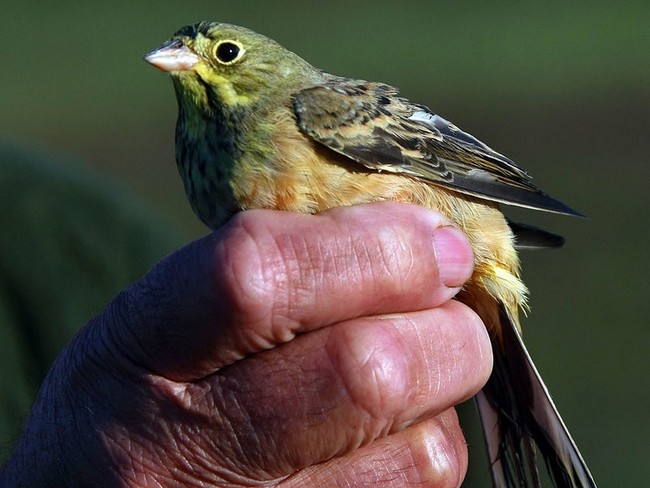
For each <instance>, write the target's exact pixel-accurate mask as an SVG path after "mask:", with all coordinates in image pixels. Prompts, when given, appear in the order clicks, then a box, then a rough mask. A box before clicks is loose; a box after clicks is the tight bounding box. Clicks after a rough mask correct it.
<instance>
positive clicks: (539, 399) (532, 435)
mask: <svg viewBox="0 0 650 488" xmlns="http://www.w3.org/2000/svg"><path fill="white" fill-rule="evenodd" d="M500 316H501V324H502V328H501V333H502V336H501V338H500V340H499V339H498V338H493V347H494V370H493V372H492V376H491V377H490V380H489V381H488V383H487V385H486V386H485V388H484V389H483V390H482V391H481V392H480V393H479V394H478V395H477V397H476V398H477V406H478V409H479V413H480V416H481V423H482V424H483V433H484V435H485V439H486V444H487V448H488V453H489V456H490V463H491V471H492V480H493V483H494V486H495V487H497V488H513V487H519V488H526V487H535V488H539V487H541V482H540V479H539V474H538V471H537V462H536V454H535V445H536V446H537V447H538V448H539V450H540V452H541V454H542V456H543V458H544V460H545V462H546V466H547V468H548V471H549V474H550V475H551V477H552V479H553V481H554V483H555V485H556V486H557V487H558V488H595V487H596V483H595V482H594V479H593V477H592V476H591V473H590V472H589V469H588V468H587V465H586V464H585V462H584V460H583V458H582V456H581V455H580V452H579V451H578V448H577V447H576V445H575V442H574V441H573V439H572V438H571V435H570V434H569V431H568V430H567V428H566V426H565V425H564V422H563V421H562V419H561V418H560V415H559V413H558V411H557V409H556V408H555V405H554V404H553V401H552V400H551V397H550V395H549V393H548V390H547V389H546V386H545V385H544V383H543V381H542V379H541V377H540V376H539V373H538V372H537V369H536V368H535V365H534V364H533V362H532V360H531V359H530V356H529V354H528V351H526V348H525V347H524V344H523V342H522V340H521V336H520V335H519V332H518V331H517V329H516V327H515V326H514V325H513V324H514V321H513V320H512V319H511V318H510V317H509V316H508V313H507V312H506V310H505V308H504V307H501V309H500ZM506 351H507V354H506ZM533 443H534V444H533Z"/></svg>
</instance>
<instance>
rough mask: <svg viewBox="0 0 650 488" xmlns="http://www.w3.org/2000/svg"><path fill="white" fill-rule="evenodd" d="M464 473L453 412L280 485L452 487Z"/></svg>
mask: <svg viewBox="0 0 650 488" xmlns="http://www.w3.org/2000/svg"><path fill="white" fill-rule="evenodd" d="M466 471H467V444H466V443H465V438H464V436H463V433H462V430H461V428H460V425H459V423H458V417H457V415H456V411H455V410H454V409H449V410H447V411H445V412H443V413H442V414H440V415H438V416H436V417H433V418H430V419H427V420H425V421H423V422H421V423H419V424H416V425H413V426H411V427H409V428H407V429H405V430H403V431H401V432H398V433H395V434H391V435H389V436H387V437H384V438H381V439H378V440H376V441H374V442H372V443H371V444H370V445H368V446H365V447H362V448H360V449H357V450H356V451H354V452H351V453H349V454H348V455H346V456H342V457H338V458H335V459H332V460H330V461H326V462H324V463H321V464H318V465H315V466H310V467H308V468H306V469H304V470H301V471H299V472H298V473H296V474H295V475H293V476H291V477H290V478H289V479H287V480H286V481H285V482H283V483H281V484H280V485H279V486H281V487H282V488H292V487H302V486H331V487H337V486H340V487H347V486H350V485H353V486H357V487H363V486H368V487H380V488H390V487H398V488H401V487H408V486H418V487H420V486H427V487H432V488H447V487H448V488H456V487H458V486H460V485H461V483H462V482H463V479H464V477H465V473H466Z"/></svg>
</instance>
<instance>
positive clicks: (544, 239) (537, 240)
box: [506, 219, 564, 251]
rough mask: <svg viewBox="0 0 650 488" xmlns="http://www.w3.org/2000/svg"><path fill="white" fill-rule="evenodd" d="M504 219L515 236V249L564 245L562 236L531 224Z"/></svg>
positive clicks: (555, 247) (528, 249) (551, 247)
mask: <svg viewBox="0 0 650 488" xmlns="http://www.w3.org/2000/svg"><path fill="white" fill-rule="evenodd" d="M506 220H507V221H508V226H509V227H510V230H512V233H513V234H514V236H515V249H517V250H527V251H530V250H536V249H558V248H560V247H562V246H563V245H564V237H562V236H559V235H557V234H553V233H552V232H548V231H546V230H544V229H540V228H538V227H534V226H532V225H528V224H522V223H521V222H513V221H512V220H510V219H506Z"/></svg>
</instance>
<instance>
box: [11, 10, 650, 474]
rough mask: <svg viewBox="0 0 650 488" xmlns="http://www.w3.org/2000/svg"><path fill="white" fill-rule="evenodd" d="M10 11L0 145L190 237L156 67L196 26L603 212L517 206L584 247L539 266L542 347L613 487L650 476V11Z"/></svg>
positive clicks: (171, 113) (543, 365)
mask: <svg viewBox="0 0 650 488" xmlns="http://www.w3.org/2000/svg"><path fill="white" fill-rule="evenodd" d="M3 18H4V22H3V29H2V33H0V40H1V41H2V42H0V54H1V56H2V57H1V59H2V60H3V70H2V75H1V76H0V93H1V94H2V95H1V96H0V135H2V136H4V137H10V138H12V139H14V140H16V141H22V142H24V143H27V144H30V145H35V146H40V147H45V148H48V149H51V150H53V151H59V152H64V153H68V154H71V155H73V156H74V157H76V158H81V159H83V160H85V161H87V162H88V164H89V165H91V166H93V167H94V168H95V170H96V171H97V172H99V173H101V174H103V175H105V176H107V177H109V178H112V179H117V180H119V181H121V182H122V184H123V186H124V187H125V188H127V189H129V190H132V191H135V192H138V193H140V194H141V195H143V196H144V197H145V198H146V199H148V200H149V201H150V202H152V203H153V204H154V205H156V206H157V207H159V208H160V209H161V211H162V212H164V213H165V214H166V215H167V217H168V218H169V219H171V220H173V221H175V222H178V223H179V224H180V225H181V226H183V228H184V229H185V230H186V231H187V235H188V239H189V238H190V237H191V236H197V235H199V234H201V233H205V232H206V231H205V230H204V229H203V228H202V227H201V226H200V225H199V224H197V223H196V219H195V218H194V216H193V215H192V214H191V211H190V210H189V206H188V205H187V203H186V202H185V199H184V196H183V194H182V188H181V185H180V181H179V180H178V178H177V175H176V169H175V164H174V160H173V130H174V129H173V128H174V123H175V114H176V107H175V101H174V97H173V93H172V87H171V84H170V83H169V81H168V80H166V79H165V77H164V76H162V75H161V74H160V73H159V72H157V71H156V70H153V69H151V68H150V67H149V66H147V65H146V63H144V62H143V61H142V56H143V55H144V54H145V53H146V52H148V51H149V50H151V49H153V48H155V47H157V46H158V45H159V44H160V43H161V42H162V41H163V40H165V39H166V38H167V37H168V36H169V35H170V34H171V33H173V32H174V31H175V30H176V29H177V28H178V27H180V26H182V25H184V24H186V23H191V22H194V21H197V20H202V19H211V20H221V21H228V22H233V23H238V24H242V25H245V26H247V27H250V28H253V29H255V30H258V31H260V32H262V33H265V34H267V35H269V36H270V37H273V38H275V39H276V40H278V41H280V42H281V43H282V44H284V45H285V46H286V47H288V48H289V49H291V50H293V51H296V52H297V53H298V54H300V55H302V56H303V57H305V58H306V59H308V60H309V61H310V62H312V63H313V64H315V65H316V66H319V67H322V68H324V69H327V70H329V71H332V72H335V73H337V74H342V75H347V76H352V77H358V78H366V79H373V80H381V81H385V82H388V83H391V84H394V85H396V86H399V87H400V88H401V90H402V93H403V95H405V96H407V97H409V98H411V99H413V100H416V101H419V102H422V103H426V104H427V105H429V106H430V107H431V108H432V109H434V110H435V111H436V112H438V113H440V114H442V115H443V116H445V117H447V118H449V119H450V120H453V121H454V122H456V123H457V124H458V125H459V126H461V127H462V128H464V129H466V130H468V131H470V132H471V133H473V134H475V135H476V136H478V137H479V138H481V139H482V140H485V141H486V142H487V143H488V144H490V145H491V146H492V147H495V148H496V149H498V150H500V151H502V152H504V153H505V154H507V155H509V156H510V157H512V158H513V159H514V160H516V161H518V162H520V163H521V164H522V165H523V166H524V167H526V168H527V169H529V170H530V172H531V173H532V174H533V175H535V177H536V179H535V180H536V181H537V182H538V183H539V185H540V186H541V187H543V188H544V189H545V190H547V191H549V192H550V193H551V194H553V195H554V196H557V197H558V198H560V199H562V200H564V201H566V202H567V203H569V204H570V205H571V206H574V207H575V208H576V209H578V210H580V211H582V212H584V213H586V214H587V215H588V216H589V217H588V219H568V218H563V217H557V216H548V215H538V214H533V213H531V212H524V211H519V210H513V211H512V212H510V213H511V214H512V215H513V216H514V217H516V218H518V219H521V220H528V221H532V222H533V223H537V224H539V225H542V226H545V227H547V228H549V229H550V230H554V231H557V232H559V233H562V234H564V235H565V236H566V237H567V240H568V244H567V246H566V248H565V249H564V250H562V251H561V252H549V253H534V254H528V255H525V257H524V269H525V271H524V272H525V277H526V280H527V282H528V283H529V285H530V288H531V291H532V305H533V314H532V315H531V317H530V318H529V319H528V320H526V321H525V323H524V326H525V328H526V339H527V342H528V344H529V345H530V349H531V353H532V355H533V357H534V358H535V360H536V362H537V363H538V366H539V369H540V370H541V371H542V373H543V376H544V377H545V379H546V380H547V382H548V384H549V387H550V390H551V391H552V392H553V393H554V397H555V399H556V403H557V404H558V407H559V409H560V411H561V412H562V413H563V415H564V417H565V420H566V422H567V424H568V425H569V426H570V427H571V430H572V432H573V434H574V436H575V438H576V440H577V441H578V443H579V445H580V446H581V449H582V451H583V454H584V455H585V457H586V459H587V460H588V461H589V464H590V465H591V467H592V470H593V471H594V474H595V476H596V477H597V480H599V482H600V484H601V485H602V486H621V487H622V486H630V487H632V486H642V485H643V484H644V482H645V481H646V478H647V475H646V474H645V466H644V462H645V460H646V459H647V453H648V445H649V441H648V439H649V435H650V431H649V430H650V429H649V422H648V421H647V412H648V410H649V408H650V389H649V386H650V385H649V384H648V380H647V376H648V370H649V366H650V364H649V361H648V344H649V339H650V335H649V333H648V316H650V310H649V305H648V302H649V301H648V300H647V298H646V295H647V292H648V285H647V278H646V277H645V274H646V273H647V271H648V257H647V255H648V251H647V246H648V242H649V240H650V239H649V237H650V231H649V226H648V222H647V220H648V217H647V215H648V208H649V205H650V198H649V197H648V177H649V176H650V169H649V165H648V156H647V154H648V150H647V145H648V143H647V141H648V136H647V131H648V127H650V29H649V28H648V20H650V3H648V2H625V3H623V4H622V3H612V2H604V1H595V2H572V3H569V2H557V1H553V2H545V3H543V4H541V3H539V4H537V3H527V2H526V3H523V2H513V1H504V2H498V3H493V2H478V1H473V2H462V3H461V2H424V1H412V2H408V3H398V2H388V1H375V2H367V1H364V2H357V3H354V4H352V2H341V1H337V2H305V1H296V0H294V1H288V2H287V1H285V2H282V3H279V2H265V3H260V2H252V1H238V2H221V1H193V2H183V3H180V2H170V1H156V2H154V1H151V0H146V1H145V0H143V1H139V2H126V1H124V0H121V1H113V2H106V1H97V2H94V3H86V4H83V3H80V2H72V1H59V2H56V3H48V2H42V1H26V2H17V1H15V0H9V1H5V2H4V5H3ZM470 444H471V447H472V455H473V456H474V457H475V458H476V457H478V458H480V457H481V456H482V452H481V449H482V446H481V445H480V440H476V441H474V440H470ZM479 479H481V478H479ZM481 485H482V483H481V482H480V481H476V480H475V479H470V480H468V482H467V486H481Z"/></svg>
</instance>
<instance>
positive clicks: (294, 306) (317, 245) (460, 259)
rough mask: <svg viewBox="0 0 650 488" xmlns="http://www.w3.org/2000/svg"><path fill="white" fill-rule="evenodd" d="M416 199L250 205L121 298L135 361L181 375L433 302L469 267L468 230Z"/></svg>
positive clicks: (126, 339)
mask: <svg viewBox="0 0 650 488" xmlns="http://www.w3.org/2000/svg"><path fill="white" fill-rule="evenodd" d="M447 225H448V222H447V221H446V220H445V219H444V218H443V217H442V216H440V215H439V214H437V213H434V212H431V211H429V210H425V209H422V208H419V207H415V206H409V205H401V204H389V203H384V204H372V205H364V206H359V207H355V208H345V209H337V210H335V211H331V212H326V213H324V214H321V215H317V216H311V215H301V214H291V213H283V212H272V211H251V212H244V213H243V214H240V216H238V217H235V218H234V219H233V220H232V221H231V223H230V224H228V225H227V226H226V227H224V228H223V229H222V230H220V231H218V232H216V233H215V234H213V235H212V236H209V237H207V238H205V239H202V240H199V241H197V242H195V243H192V244H191V245H189V246H187V247H186V248H184V249H182V250H180V251H179V252H177V253H175V254H173V255H172V256H170V257H169V258H168V259H167V260H165V261H164V262H162V263H160V264H159V265H158V266H157V267H155V268H154V269H153V270H152V272H150V273H149V274H148V275H147V276H146V277H145V278H143V279H142V280H140V282H138V283H136V284H135V285H134V286H133V287H131V288H130V289H129V290H128V291H127V292H126V293H124V294H123V295H122V296H121V297H120V298H119V300H117V301H116V302H115V303H114V306H113V307H112V312H113V313H114V314H117V315H118V316H119V317H120V318H121V319H122V320H120V322H121V323H122V324H123V325H122V327H121V328H120V330H117V331H112V335H113V338H114V339H116V340H117V341H118V343H119V347H120V349H121V350H122V351H125V354H126V355H127V356H128V357H132V358H133V360H134V362H138V363H140V364H142V365H143V366H145V367H146V368H147V369H151V370H153V371H156V372H158V373H159V374H161V375H163V376H166V377H169V378H172V379H176V380H188V379H194V378H197V377H202V376H205V375H208V374H210V373H212V372H214V371H216V370H217V369H219V368H220V367H223V366H224V365H227V364H230V363H232V362H233V361H235V360H237V359H239V358H242V357H245V356H247V355H249V354H252V353H255V352H259V351H261V350H264V349H269V348H271V347H273V346H275V345H276V344H279V343H283V342H287V341H289V340H291V339H292V338H293V337H294V336H295V335H296V334H297V333H304V332H307V331H309V330H313V329H317V328H320V327H323V326H326V325H329V324H332V323H336V322H339V321H342V320H347V319H350V318H354V317H359V316H364V315H372V314H380V313H398V312H408V311H411V310H421V309H425V308H429V307H434V306H437V305H439V304H440V303H443V302H444V301H446V300H448V299H449V298H451V297H452V296H453V295H454V294H455V293H456V292H457V291H458V290H459V286H460V285H461V284H462V283H463V282H464V281H465V280H466V279H467V278H468V277H469V276H470V274H471V270H472V266H473V257H472V253H471V249H470V247H469V244H468V242H467V240H466V239H465V237H464V236H463V235H462V234H461V233H460V231H458V230H456V229H454V228H451V227H447Z"/></svg>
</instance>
